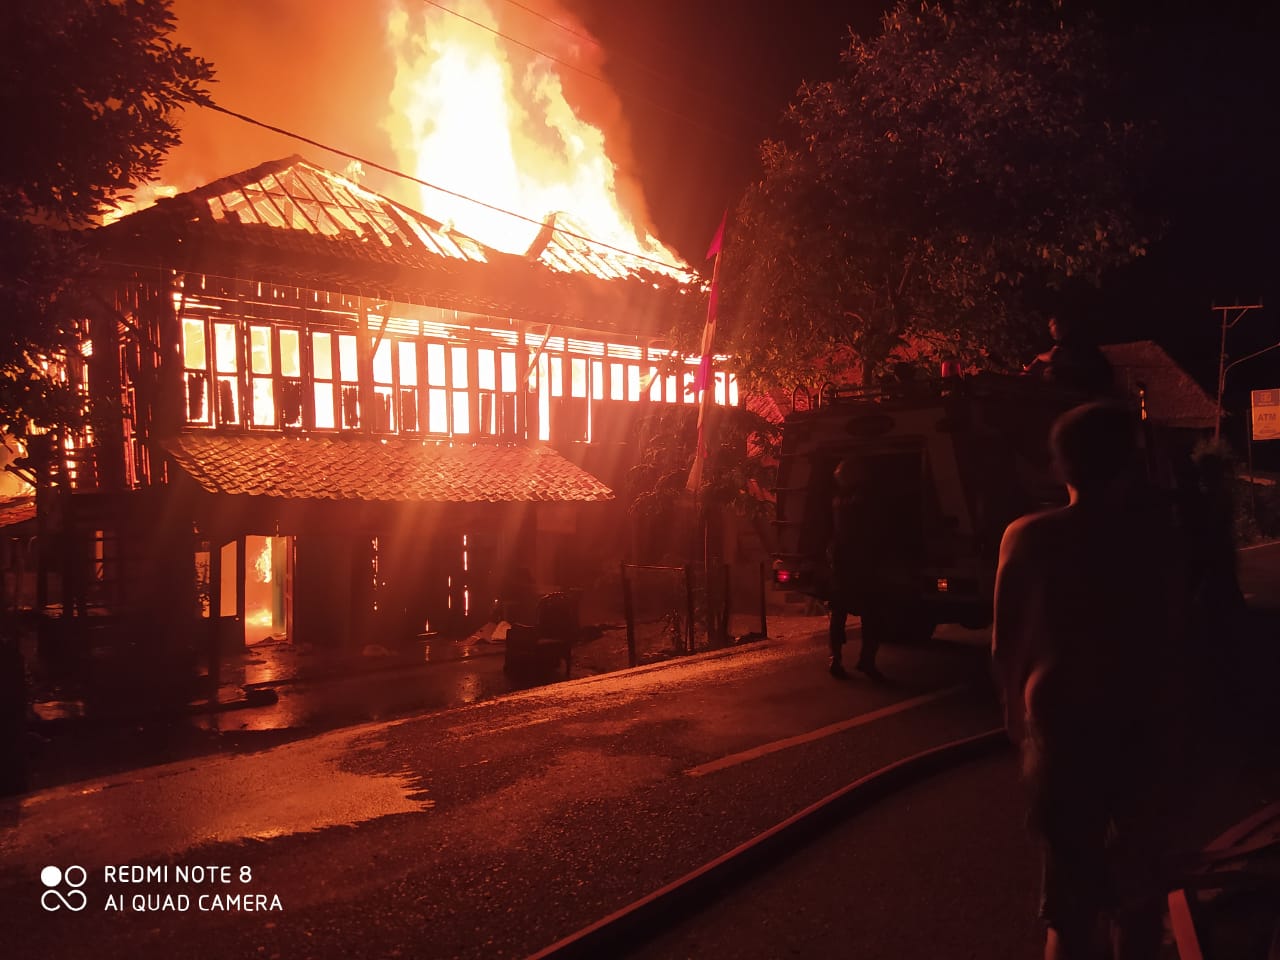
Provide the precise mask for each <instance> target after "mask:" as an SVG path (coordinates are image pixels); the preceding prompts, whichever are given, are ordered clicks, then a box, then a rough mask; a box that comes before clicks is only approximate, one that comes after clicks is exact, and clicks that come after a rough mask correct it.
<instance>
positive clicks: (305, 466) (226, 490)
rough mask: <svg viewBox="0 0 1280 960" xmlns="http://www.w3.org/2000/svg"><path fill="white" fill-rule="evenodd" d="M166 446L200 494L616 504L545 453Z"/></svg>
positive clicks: (259, 444) (381, 446)
mask: <svg viewBox="0 0 1280 960" xmlns="http://www.w3.org/2000/svg"><path fill="white" fill-rule="evenodd" d="M164 447H165V449H166V450H167V451H168V452H169V453H170V454H171V455H172V457H173V459H174V461H175V462H176V463H177V464H178V466H179V467H181V469H182V470H183V471H184V472H186V473H187V474H188V475H190V477H191V478H192V479H193V480H195V482H196V483H197V484H199V485H200V487H201V488H203V489H204V490H206V491H208V492H209V493H218V494H228V495H233V496H234V495H245V496H260V497H281V498H286V499H304V500H365V501H387V502H419V503H526V502H530V503H566V502H584V501H600V500H610V499H612V498H613V493H612V491H611V490H610V489H609V488H608V487H607V486H605V485H604V484H603V483H601V482H600V481H599V480H597V479H596V478H595V477H593V476H592V475H591V474H589V473H587V472H586V471H585V470H583V469H581V468H580V467H578V466H575V465H574V464H572V463H570V462H569V461H568V460H566V459H565V458H564V457H562V456H560V455H559V454H557V453H556V452H554V451H553V450H549V449H546V448H542V447H530V446H522V445H507V446H499V445H480V444H476V445H465V446H464V445H460V444H452V445H450V444H444V443H432V442H429V441H419V440H408V439H404V438H393V439H387V440H385V441H384V440H375V439H371V438H365V437H352V438H348V437H317V436H309V437H280V436H261V437H258V436H251V435H243V434H240V435H222V434H199V433H187V434H181V435H179V436H177V437H174V438H172V439H170V440H167V441H165V442H164Z"/></svg>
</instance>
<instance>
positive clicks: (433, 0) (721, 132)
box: [422, 0, 746, 142]
mask: <svg viewBox="0 0 1280 960" xmlns="http://www.w3.org/2000/svg"><path fill="white" fill-rule="evenodd" d="M422 2H423V3H426V4H429V5H430V6H433V7H435V8H436V9H438V10H442V11H444V12H445V13H447V14H449V15H450V16H454V17H457V18H458V19H459V20H463V21H465V22H466V23H469V24H471V25H472V26H475V27H479V28H480V29H481V30H485V31H487V32H489V33H492V34H493V35H494V36H495V37H501V38H502V39H503V40H506V41H507V42H508V43H512V44H515V45H516V46H517V47H522V48H524V49H525V50H528V51H530V52H531V53H536V54H537V55H538V56H540V57H545V58H546V59H548V60H550V61H551V62H552V63H557V64H559V65H560V66H562V67H566V68H567V69H569V70H572V71H574V72H575V73H579V74H581V75H582V76H584V77H587V78H588V79H591V80H595V81H596V82H597V83H602V84H604V85H605V86H607V87H609V88H610V89H613V87H612V85H611V84H610V83H609V81H608V80H606V79H605V78H604V77H602V76H600V75H599V74H595V73H592V72H591V71H590V70H584V69H583V68H582V67H579V66H578V65H577V64H575V63H570V62H569V61H568V60H565V59H563V58H561V57H557V56H555V55H554V54H550V53H547V52H546V51H545V50H539V49H538V48H537V47H535V46H533V45H532V44H529V43H525V42H524V41H523V40H517V39H516V38H515V37H513V36H511V35H509V34H506V33H503V32H502V31H501V30H495V29H494V28H493V27H491V26H489V25H488V24H485V23H481V22H480V21H479V20H473V19H472V18H471V17H468V16H466V15H465V14H461V13H459V12H458V11H456V10H450V9H449V8H448V7H446V6H445V5H444V4H442V3H440V2H439V0H422ZM631 95H632V96H634V97H635V98H636V99H638V100H642V101H644V102H645V103H648V104H650V105H652V106H654V107H656V108H658V109H659V110H661V111H662V112H663V113H668V114H670V115H671V116H673V117H678V118H679V119H681V120H684V121H686V122H687V123H691V124H693V125H695V126H698V127H701V128H702V129H704V130H706V131H708V132H710V133H714V134H716V135H717V136H719V137H722V138H724V139H726V140H732V141H736V142H746V138H745V137H743V136H741V135H740V134H735V133H732V132H731V131H728V130H725V129H723V128H721V127H717V126H713V125H712V124H709V123H707V122H706V121H705V120H700V119H698V118H697V117H692V116H690V115H689V114H687V113H681V112H680V111H679V110H676V109H674V108H672V107H668V106H667V105H666V104H665V103H662V102H661V101H659V100H655V99H653V98H652V97H647V96H644V95H643V94H638V93H634V92H633V93H632V94H631Z"/></svg>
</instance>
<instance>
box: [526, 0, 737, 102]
mask: <svg viewBox="0 0 1280 960" xmlns="http://www.w3.org/2000/svg"><path fill="white" fill-rule="evenodd" d="M503 2H504V3H506V4H508V5H509V6H512V7H515V8H516V9H517V10H523V11H524V12H525V13H527V14H529V15H530V16H531V17H537V18H538V19H539V20H542V21H543V22H545V23H549V24H551V26H553V27H556V28H557V29H559V30H563V31H564V32H565V33H567V34H569V36H571V37H576V38H577V39H579V40H585V41H586V42H587V43H590V44H591V45H592V46H595V47H599V48H600V49H604V44H602V43H601V42H600V41H599V40H597V39H596V38H595V37H593V36H591V34H589V33H583V32H582V31H581V30H575V29H573V27H570V26H568V25H567V24H564V23H561V22H560V21H559V20H556V19H555V18H553V17H549V16H547V15H546V14H545V13H540V12H539V11H537V10H535V9H533V7H530V6H527V5H525V4H523V3H521V2H520V0H503ZM663 46H664V48H665V49H667V50H674V48H673V47H671V46H670V45H669V44H664V45H663ZM544 56H549V54H544ZM610 56H611V57H613V58H616V59H620V60H626V61H627V62H629V63H633V64H635V65H636V66H637V67H639V68H640V69H641V70H643V71H644V72H645V73H647V74H649V76H651V77H656V78H657V79H660V80H666V79H669V76H670V75H669V74H667V73H666V72H665V71H663V70H659V69H658V68H657V67H651V66H649V64H647V63H646V62H645V61H644V60H642V59H640V58H639V57H637V56H633V55H631V54H628V53H626V52H619V51H617V50H613V51H610ZM680 59H681V60H682V61H683V62H684V63H686V64H688V65H690V66H694V67H697V68H698V69H700V70H702V71H704V72H706V71H707V65H706V64H705V63H697V62H695V61H692V60H689V59H688V58H687V57H680ZM698 93H699V94H700V95H701V96H703V97H706V98H707V99H708V100H712V99H714V100H715V102H716V104H717V105H718V106H720V107H724V108H727V109H728V110H729V112H731V113H732V114H733V115H734V116H736V117H739V118H741V119H743V120H748V121H750V122H752V123H758V122H759V121H760V118H759V117H756V116H752V115H750V114H746V113H743V112H742V111H741V110H739V109H737V108H736V107H733V106H729V105H728V104H727V103H725V102H724V101H723V100H721V99H720V98H719V97H715V98H711V97H707V95H706V93H705V92H704V91H702V90H699V91H698Z"/></svg>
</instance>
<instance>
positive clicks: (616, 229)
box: [386, 0, 684, 266]
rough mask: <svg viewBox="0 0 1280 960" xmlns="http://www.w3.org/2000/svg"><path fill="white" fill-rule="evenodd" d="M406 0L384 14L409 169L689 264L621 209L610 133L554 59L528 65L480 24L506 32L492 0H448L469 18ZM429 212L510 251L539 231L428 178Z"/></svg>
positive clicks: (396, 141) (397, 129)
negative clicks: (581, 104) (571, 98)
mask: <svg viewBox="0 0 1280 960" xmlns="http://www.w3.org/2000/svg"><path fill="white" fill-rule="evenodd" d="M403 2H404V0H399V2H398V3H397V5H396V6H395V7H394V8H393V10H392V12H391V14H390V17H389V19H388V22H387V36H388V41H389V44H390V47H391V50H392V53H393V56H394V60H395V68H396V74H395V85H394V88H393V90H392V93H391V115H390V116H389V117H388V119H387V122H386V128H387V132H388V134H389V135H390V137H391V142H392V146H393V148H394V149H395V151H396V155H397V159H398V161H399V163H400V164H401V165H402V166H403V168H404V169H406V170H409V171H411V172H413V173H414V174H415V175H416V176H418V177H419V178H421V179H423V180H426V181H429V182H431V183H434V184H438V185H440V186H442V187H445V188H446V189H448V190H452V191H455V192H456V193H459V194H463V195H465V196H468V197H475V198H478V199H481V200H483V201H485V202H486V203H488V204H491V205H493V206H495V207H500V208H502V209H504V210H510V211H514V212H516V213H518V214H521V215H523V216H524V217H527V218H529V219H531V220H534V221H539V222H540V221H543V220H545V219H546V218H547V217H548V216H549V215H551V214H553V213H558V212H567V213H568V214H570V216H571V219H572V221H573V222H574V223H575V224H577V225H579V226H580V228H581V230H582V232H583V233H584V234H585V235H586V236H589V237H591V238H592V239H596V240H601V241H604V242H605V243H608V244H610V245H612V246H615V247H618V248H620V249H622V250H626V251H630V252H634V253H638V254H641V255H643V256H647V257H652V258H654V259H656V260H661V261H662V262H664V263H667V264H670V265H672V266H683V265H684V264H683V262H682V261H681V260H680V258H679V257H677V256H676V255H675V254H673V253H672V252H671V251H669V250H667V249H666V248H665V247H664V246H663V245H662V244H661V243H659V242H658V241H657V240H656V239H655V238H654V237H653V236H652V235H651V234H650V232H649V231H648V230H647V229H645V228H644V226H643V225H642V223H643V218H642V217H633V216H630V215H629V214H628V212H627V211H626V210H624V209H623V206H622V204H621V203H620V202H619V199H618V190H617V187H618V184H617V182H616V181H617V170H616V167H615V165H614V163H613V161H612V160H611V159H610V156H609V152H608V150H607V149H606V143H605V135H604V133H603V132H602V131H601V130H600V129H599V128H597V127H595V126H592V125H591V124H589V123H587V122H585V121H584V120H582V119H580V117H579V115H578V112H577V111H575V110H574V108H573V107H572V106H571V105H570V104H569V102H568V101H567V100H566V98H565V93H564V89H563V87H562V84H561V79H560V76H559V75H558V74H557V73H556V70H555V67H556V64H555V63H553V62H552V61H551V60H549V59H546V58H544V57H534V56H529V57H528V58H527V59H528V62H527V63H524V64H521V63H519V62H517V61H518V55H522V54H525V53H527V51H523V50H522V49H521V48H520V47H518V46H516V45H513V44H512V43H511V42H510V41H507V40H504V39H503V38H502V37H499V36H498V35H497V34H496V33H494V32H490V30H486V29H484V28H483V27H481V26H478V25H477V24H484V25H486V26H488V27H490V28H492V30H493V31H500V30H501V29H502V26H501V24H500V23H499V20H498V18H497V16H496V15H495V13H494V10H493V9H492V8H491V7H490V5H489V2H488V0H450V7H451V9H452V10H454V11H455V12H456V13H457V14H460V15H461V16H451V15H450V14H448V13H446V12H444V11H442V10H440V9H438V8H434V7H431V6H429V5H427V4H422V3H415V4H413V6H412V7H411V8H406V7H405V6H404V5H403ZM557 16H558V17H562V16H563V14H557ZM462 17H466V18H468V19H469V20H473V21H476V23H469V22H467V20H465V19H462ZM514 32H515V29H514V28H513V35H514ZM422 209H423V212H425V213H427V214H428V215H429V216H432V217H435V218H437V219H439V220H441V221H444V222H449V223H452V224H453V226H454V227H456V229H458V230H460V231H462V232H463V233H466V234H469V235H471V236H473V237H475V238H476V239H477V240H479V241H481V242H482V243H485V244H488V245H490V246H492V247H495V248H497V249H500V250H505V251H508V252H511V253H524V252H525V251H526V250H528V248H529V246H530V244H531V243H532V242H533V240H534V238H535V237H536V236H537V234H538V230H539V225H538V223H537V222H535V223H530V222H528V221H527V220H520V219H518V218H516V217H511V216H507V215H505V214H502V213H499V212H496V211H494V210H490V209H486V208H485V207H482V206H479V205H477V204H475V203H471V202H468V201H467V200H463V199H460V198H458V197H454V196H450V195H448V194H445V193H442V192H440V191H438V190H433V189H430V188H427V187H424V188H423V189H422Z"/></svg>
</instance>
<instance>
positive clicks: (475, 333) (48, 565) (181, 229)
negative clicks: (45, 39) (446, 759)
mask: <svg viewBox="0 0 1280 960" xmlns="http://www.w3.org/2000/svg"><path fill="white" fill-rule="evenodd" d="M95 242H96V245H97V253H98V255H99V258H100V262H101V267H100V270H99V271H98V272H97V274H96V275H95V276H94V277H92V278H91V279H90V281H89V282H88V283H87V285H86V288H85V290H84V293H83V296H82V297H81V298H80V300H79V302H78V313H79V314H80V316H81V320H80V323H81V329H82V333H83V340H82V349H81V351H80V354H79V355H77V356H73V357H71V358H70V361H69V365H68V375H69V376H71V377H72V379H73V382H75V383H77V384H78V385H80V387H81V389H82V390H83V391H84V392H85V394H86V396H88V397H90V398H92V400H93V401H94V406H95V408H96V409H97V410H98V412H99V415H98V416H97V418H96V419H95V426H94V428H93V429H92V430H87V431H85V432H83V433H81V434H78V435H74V436H71V435H68V436H64V437H59V438H57V439H53V438H50V440H49V444H48V446H47V447H46V449H45V450H43V451H33V454H34V455H33V458H32V460H33V462H34V463H36V464H37V465H38V471H39V477H38V479H39V489H40V493H39V497H40V503H39V507H40V510H39V524H40V530H39V538H38V539H39V542H40V544H41V569H40V575H39V578H38V580H39V582H38V588H37V592H38V601H37V603H38V606H40V607H41V608H42V609H45V610H47V611H54V612H55V613H56V614H57V617H56V618H55V619H53V620H51V622H52V623H54V624H61V625H62V626H63V627H67V626H68V625H75V626H77V627H79V628H84V627H85V626H86V625H93V626H95V627H97V626H102V627H107V626H109V625H114V626H115V627H116V628H119V629H124V630H127V631H129V632H131V633H132V634H134V635H135V636H146V637H148V638H152V639H153V640H154V642H156V643H174V644H177V643H181V642H182V641H183V640H184V639H185V640H186V641H196V645H198V643H199V639H200V638H208V640H209V641H210V642H212V643H214V644H215V646H214V649H215V650H217V649H219V648H221V649H230V648H234V647H235V646H238V645H241V644H244V643H246V642H254V641H258V640H261V639H263V638H265V637H269V636H275V637H288V638H290V639H294V640H303V641H308V642H311V643H315V644H321V645H329V646H331V647H340V646H342V645H344V644H363V643H369V642H379V643H393V642H396V641H399V640H402V639H404V638H407V637H413V636H414V635H415V634H419V633H423V632H425V631H427V630H428V629H429V630H432V631H440V632H442V633H446V634H448V633H460V632H462V631H466V630H468V629H470V628H471V627H473V626H474V625H475V624H476V623H477V622H480V621H482V620H483V619H484V618H485V617H486V616H487V615H488V613H489V611H490V609H491V604H492V602H493V600H494V598H495V596H497V594H498V593H499V592H500V590H501V584H502V583H503V581H504V579H506V578H507V577H509V576H511V575H513V574H516V573H522V574H524V575H527V576H528V577H531V578H532V580H533V581H534V582H536V583H539V584H545V585H557V586H561V585H570V584H575V583H576V584H583V585H585V584H586V582H587V578H588V574H589V571H590V570H591V569H592V567H591V565H592V564H595V565H596V567H595V568H596V569H597V570H598V560H593V559H592V557H593V556H596V554H593V553H592V551H591V549H590V547H591V545H592V544H605V545H611V546H613V547H614V548H615V551H616V548H617V546H618V540H619V537H618V533H617V531H618V525H619V524H620V523H621V522H622V517H621V516H620V515H619V513H618V504H617V503H616V501H615V500H614V498H613V494H612V492H611V487H612V486H613V485H615V484H616V483H617V481H618V478H619V477H620V475H621V472H622V471H623V470H625V469H626V467H627V466H628V462H629V459H628V458H629V453H628V450H629V445H628V443H627V441H628V438H629V435H630V432H631V430H630V428H631V425H632V423H633V421H634V420H635V418H636V417H637V416H638V415H639V414H640V413H642V412H643V411H645V410H648V409H652V406H653V405H654V404H694V403H696V402H697V401H698V399H699V397H698V395H697V392H696V391H695V390H694V389H693V382H694V374H695V372H696V367H697V360H696V358H694V359H693V360H691V361H686V360H684V359H683V358H679V357H675V356H673V355H670V354H668V352H667V351H665V350H664V349H662V345H661V342H660V341H658V340H657V339H656V338H657V337H658V335H659V334H660V332H661V331H662V330H665V329H666V328H667V325H668V323H669V321H670V318H671V312H672V311H673V310H681V309H683V310H690V309H696V308H697V304H696V301H697V300H698V298H697V297H696V296H691V295H690V293H691V291H692V288H691V287H690V286H689V284H690V282H691V281H692V280H694V279H696V278H694V277H693V276H692V275H691V274H690V273H688V272H686V271H684V270H681V269H679V268H678V267H674V266H665V265H662V264H657V263H655V262H652V261H648V260H646V259H644V258H643V257H639V256H632V255H627V254H624V253H621V252H617V251H614V250H612V249H609V248H602V247H599V246H595V245H591V244H588V243H586V242H585V240H584V239H583V237H582V236H581V234H580V232H579V231H576V230H574V229H573V227H572V225H569V224H567V222H566V221H565V220H564V219H555V218H552V219H549V220H548V221H547V222H546V223H545V224H544V225H543V227H542V229H541V231H540V232H539V233H538V235H537V237H536V239H535V240H534V242H533V244H532V246H531V247H530V248H529V250H528V251H527V252H526V253H525V254H523V255H515V254H509V253H503V252H499V251H497V250H495V249H493V248H490V247H487V246H485V245H483V244H481V243H479V242H477V241H476V240H473V239H472V238H470V237H468V236H466V235H464V234H462V233H460V232H458V231H456V230H454V229H452V228H451V227H449V226H448V225H445V224H442V223H441V222H438V221H436V220H433V219H431V218H430V217H427V216H424V215H423V214H421V213H418V212H415V211H414V210H412V209H410V208H408V207H407V206H404V205H402V204H399V203H397V202H394V201H392V200H390V199H387V198H386V197H383V196H380V195H378V194H376V193H373V192H371V191H369V190H366V189H363V188H362V187H360V186H359V185H357V184H356V183H354V182H352V181H351V180H349V179H347V178H345V177H343V176H340V175H338V174H335V173H333V172H330V171H328V170H325V169H323V168H321V167H318V166H316V165H314V164H312V163H310V162H308V161H307V160H304V159H303V158H301V157H298V156H292V157H288V158H285V159H281V160H276V161H273V162H269V163H264V164H261V165H259V166H257V167H254V168H253V169H250V170H246V171H244V172H242V173H238V174H235V175H232V176H228V177H225V178H223V179H220V180H217V181H215V182H212V183H209V184H207V185H205V186H203V187H200V188H197V189H194V190H190V191H188V192H185V193H181V194H179V195H177V196H174V197H172V198H167V199H162V200H161V201H160V202H158V203H157V204H156V205H155V206H153V207H150V208H148V209H146V210H142V211H140V212H137V213H133V214H131V215H129V216H126V217H124V218H122V219H120V220H119V221H117V222H115V223H113V224H110V225H109V226H106V227H103V228H101V229H100V230H98V231H96V237H95ZM713 389H714V400H715V402H717V403H720V404H734V403H736V402H737V385H736V383H735V380H734V378H733V376H732V375H730V374H727V373H725V372H723V371H721V372H718V373H717V374H716V377H715V383H714V388H713ZM104 411H106V412H107V413H106V415H104ZM615 555H616V552H615ZM95 615H97V616H95ZM56 632H57V631H56V630H55V633H56ZM80 632H83V630H82V629H81V631H80ZM76 642H78V641H76Z"/></svg>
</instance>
